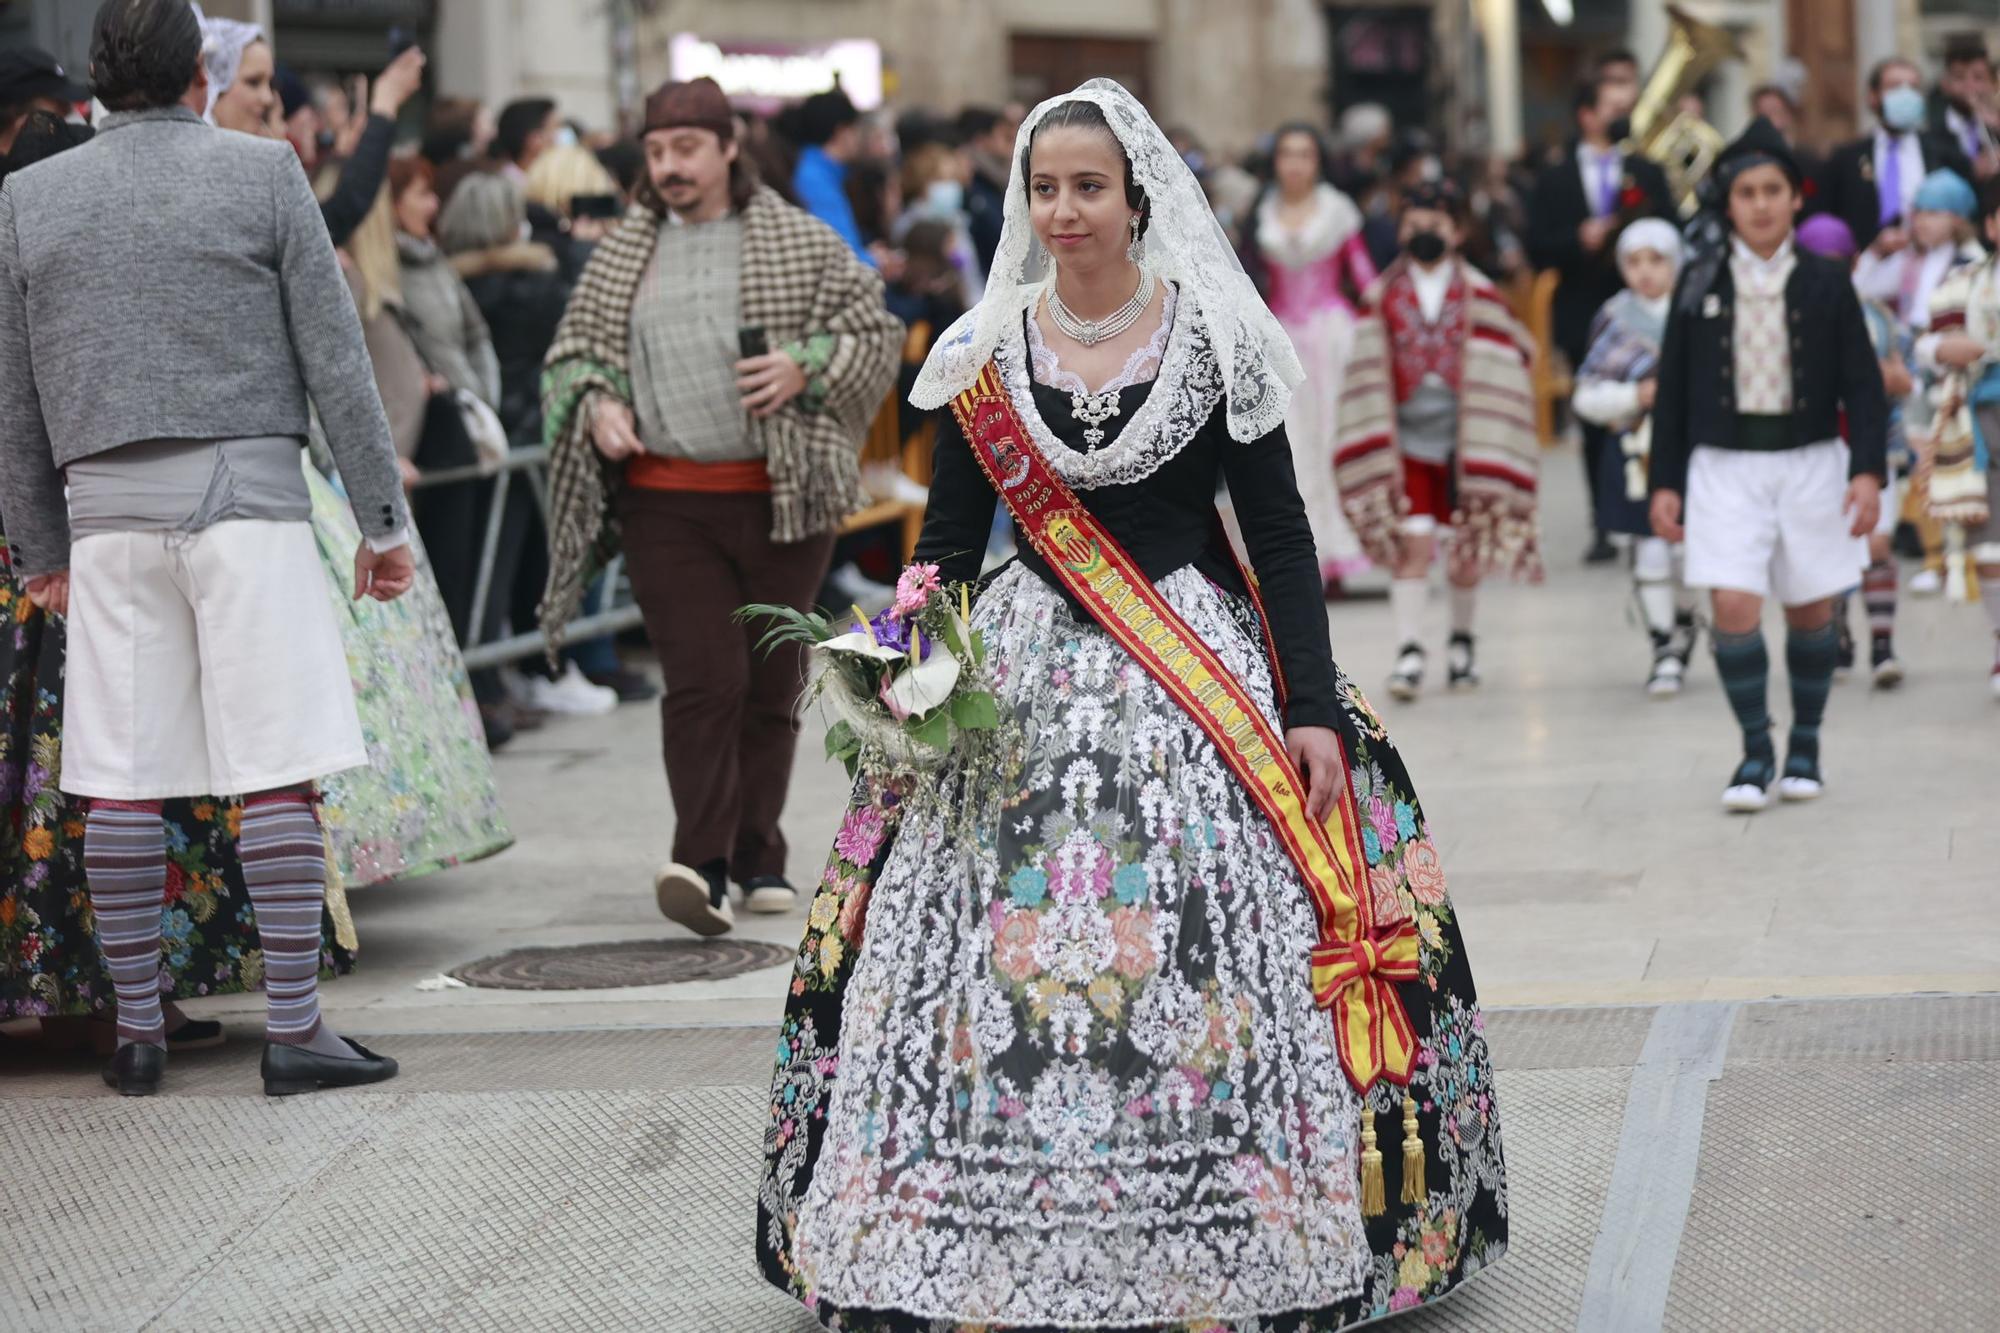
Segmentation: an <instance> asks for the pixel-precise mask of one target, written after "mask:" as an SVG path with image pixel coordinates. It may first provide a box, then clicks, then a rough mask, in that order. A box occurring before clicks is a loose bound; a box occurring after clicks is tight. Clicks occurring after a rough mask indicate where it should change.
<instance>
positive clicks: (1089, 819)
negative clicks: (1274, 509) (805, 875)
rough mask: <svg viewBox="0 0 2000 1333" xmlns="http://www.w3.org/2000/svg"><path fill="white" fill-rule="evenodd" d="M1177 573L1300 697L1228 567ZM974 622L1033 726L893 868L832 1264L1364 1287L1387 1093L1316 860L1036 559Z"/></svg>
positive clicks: (1102, 1323)
mask: <svg viewBox="0 0 2000 1333" xmlns="http://www.w3.org/2000/svg"><path fill="white" fill-rule="evenodd" d="M1160 586H1161V591H1162V593H1163V594H1164V595H1165V597H1166V599H1167V601H1168V602H1169V603H1171V604H1172V605H1173V607H1174V608H1175V609H1176V610H1177V611H1178V612H1179V613H1180V614H1181V615H1182V616H1183V617H1185V618H1186V619H1187V621H1188V623H1189V624H1190V625H1191V626H1192V627H1193V628H1194V630H1195V632H1196V633H1198V634H1199V635H1201V637H1202V638H1203V639H1204V640H1206V641H1207V642H1208V643H1210V644H1211V645H1213V646H1214V647H1215V650H1216V652H1217V653H1218V654H1219V655H1220V656H1221V657H1222V659H1223V661H1224V662H1225V663H1226V664H1227V665H1228V667H1229V668H1230V670H1231V672H1232V673H1234V674H1235V675H1236V676H1237V677H1238V678H1239V679H1240V680H1242V681H1243V682H1244V683H1245V685H1246V687H1247V688H1248V689H1249V690H1250V691H1251V693H1252V695H1253V696H1254V698H1255V699H1256V702H1257V706H1258V707H1259V708H1260V709H1261V710H1262V711H1263V712H1264V713H1265V714H1266V715H1267V716H1271V715H1273V714H1274V711H1275V706H1274V703H1273V699H1272V688H1271V679H1270V673H1269V671H1268V669H1267V668H1266V666H1265V664H1264V659H1263V653H1262V650H1261V649H1260V648H1259V647H1258V645H1257V644H1256V642H1255V641H1254V640H1253V639H1252V638H1251V637H1250V633H1249V631H1248V629H1247V627H1246V625H1245V623H1244V622H1243V621H1242V620H1240V619H1238V617H1237V616H1236V615H1235V614H1234V613H1233V612H1232V609H1231V606H1230V604H1229V603H1228V602H1227V601H1225V599H1224V597H1223V595H1222V594H1221V593H1220V592H1219V591H1218V590H1217V589H1216V588H1215V586H1214V585H1213V584H1211V583H1209V582H1208V581H1207V580H1206V579H1204V578H1203V577H1202V576H1201V575H1200V574H1199V573H1197V572H1196V571H1194V570H1192V569H1184V570H1181V571H1179V572H1177V573H1175V574H1172V575H1169V576H1168V577H1167V578H1166V579H1164V580H1162V581H1161V585H1160ZM974 620H975V623H976V624H977V626H978V628H979V629H980V630H981V631H982V633H983V634H984V636H985V639H986V642H987V644H988V645H989V647H990V650H991V653H992V656H991V659H990V660H991V662H992V664H993V670H994V675H995V689H996V692H997V694H998V695H999V697H1000V701H1001V707H1002V708H1003V709H1005V710H1007V711H1008V712H1010V713H1011V714H1012V715H1013V716H1014V718H1015V719H1016V720H1017V721H1018V722H1019V723H1020V724H1021V726H1022V728H1023V734H1024V736H1025V737H1026V738H1027V739H1026V751H1025V753H1024V754H1023V755H1022V756H1021V758H1020V760H1019V765H1020V767H1019V769H1018V771H1017V772H1013V773H1010V774H1009V775H1008V779H1007V781H1006V782H1005V783H1004V784H987V785H986V786H985V788H984V789H985V790H989V791H992V792H994V793H996V795H994V796H991V797H987V798H980V799H990V800H993V801H994V804H993V805H992V806H991V807H990V808H985V809H975V810H972V811H970V812H962V811H961V810H959V809H958V808H957V807H958V806H960V805H962V804H963V803H964V801H965V800H966V799H967V795H966V793H967V792H968V791H970V790H977V789H979V788H977V787H975V785H974V784H970V783H968V782H967V779H966V775H965V774H963V773H962V772H957V771H954V770H953V768H952V767H951V766H950V765H947V767H946V769H945V770H944V771H943V773H942V775H941V777H940V781H941V783H942V788H941V791H940V795H939V799H938V800H935V801H926V802H922V803H919V804H916V805H913V806H912V807H911V809H910V812H909V813H908V814H907V815H906V822H905V823H904V825H903V827H902V829H901V830H900V832H899V833H898V835H897V838H896V841H895V844H894V848H893V850H892V851H891V852H890V854H889V857H888V860H887V862H886V864H885V865H884V867H883V870H882V873H881V876H880V878H879V879H878V880H877V881H876V884H875V886H874V889H873V891H872V895H871V898H870V900H869V907H868V919H867V932H866V934H865V936H864V937H863V940H862V944H861V955H860V957H859V959H858V961H857V963H856V966H855V970H854V973H853V976H852V979H851V981H850V983H849V985H848V989H847V992H846V998H845V1001H844V1006H843V1010H842V1026H841V1039H840V1049H839V1063H838V1068H839V1078H838V1079H837V1080H836V1082H835V1086H834V1091H833V1094H832V1099H831V1102H830V1104H829V1105H828V1107H827V1110H826V1115H827V1120H826V1134H825V1139H824V1144H823V1148H822V1150H821V1155H820V1158H819V1162H818V1166H817V1168H816V1170H815V1172H814V1175H813V1180H812V1184H811V1186H810V1188H809V1189H808V1191H807V1193H806V1196H805V1198H804V1199H803V1201H802V1202H801V1203H800V1205H799V1211H798V1217H797V1229H796V1232H795V1248H794V1254H795V1257H796V1259H797V1262H798V1265H799V1271H800V1276H801V1278H802V1279H803V1281H804V1284H805V1288H806V1290H808V1291H810V1292H811V1293H813V1297H814V1299H818V1300H824V1301H828V1302H831V1303H832V1304H834V1305H836V1306H839V1307H842V1308H845V1309H872V1310H897V1311H903V1312H906V1313H908V1314H912V1315H916V1316H918V1317H920V1318H931V1319H937V1320H943V1321H950V1322H952V1323H954V1324H956V1323H967V1324H977V1325H984V1324H993V1325H997V1326H1017V1325H1041V1324H1053V1325H1059V1326H1062V1327H1073V1328H1111V1327H1119V1326H1132V1325H1143V1324H1154V1323H1168V1322H1181V1321H1189V1322H1193V1321H1203V1320H1213V1321H1218V1322H1221V1323H1223V1324H1225V1325H1226V1326H1228V1327H1237V1326H1239V1324H1240V1322H1241V1321H1244V1320H1249V1319H1254V1318H1255V1317H1257V1316H1259V1315H1268V1314H1274V1313H1278V1312H1282V1311H1287V1310H1296V1309H1310V1308H1318V1307H1324V1306H1329V1305H1334V1304H1337V1303H1339V1302H1341V1301H1343V1300H1345V1299H1347V1298H1349V1297H1351V1296H1353V1295H1354V1294H1355V1293H1357V1292H1358V1291H1360V1290H1361V1287H1362V1284H1363V1281H1364V1279H1365V1277H1366V1275H1367V1272H1368V1266H1369V1263H1370V1261H1371V1255H1370V1251H1369V1245H1368V1240H1367V1235H1366V1233H1365V1231H1364V1229H1363V1226H1362V1222H1361V1216H1360V1210H1359V1204H1358V1201H1357V1199H1356V1197H1355V1191H1356V1183H1357V1165H1356V1154H1357V1151H1358V1147H1357V1143H1356V1135H1357V1125H1358V1121H1359V1106H1358V1103H1357V1102H1356V1100H1355V1096H1354V1093H1353V1091H1352V1089H1351V1088H1350V1087H1349V1085H1348V1083H1347V1080H1346V1078H1345V1077H1344V1075H1343V1074H1342V1073H1341V1069H1340V1062H1339V1059H1338V1058H1337V1056H1336V1054H1335V1051H1334V1049H1333V1030H1332V1025H1331V1024H1330V1023H1329V1022H1328V1021H1327V1017H1326V1015H1325V1014H1324V1013H1322V1012H1321V1011H1320V1010H1318V1009H1317V1008H1316V1007H1315V1006H1314V1003H1313V996H1312V990H1311V984H1310V978H1309V968H1308V966H1307V961H1306V960H1307V957H1308V951H1309V946H1310V944H1311V942H1312V940H1313V939H1314V937H1315V923H1314V918H1313V913H1312V907H1311V904H1310V901H1309V899H1308V897H1307V894H1306V892H1305V889H1304V886H1303V885H1302V883H1301V882H1300V879H1299V876H1298V873H1297V871H1296V870H1295V869H1294V867H1293V866H1292V864H1291V862H1290V861H1289V860H1288V859H1287V857H1286V855H1285V852H1284V850H1283V849H1282V847H1281V846H1280V845H1279V843H1278V842H1277V840H1276V838H1275V836H1274V835H1273V833H1272V831H1271V827H1270V825H1269V823H1268V821H1266V820H1265V819H1264V817H1263V816H1262V815H1261V814H1260V813H1259V812H1258V811H1257V809H1256V808H1255V806H1254V804H1253V803H1252V802H1251V800H1250V798H1249V796H1248V795H1247V794H1246V793H1245V792H1244V790H1243V787H1242V784H1241V783H1239V782H1238V781H1237V780H1236V779H1235V777H1234V776H1233V775H1232V774H1231V773H1230V771H1229V769H1228V768H1227V767H1226V766H1225V764H1224V763H1223V761H1222V759H1221V757H1220V756H1219V755H1218V754H1217V753H1216V751H1215V749H1214V747H1213V746H1212V745H1211V744H1210V743H1209V741H1208V739H1207V738H1206V736H1205V735H1204V734H1203V733H1202V732H1201V730H1200V728H1199V726H1198V725H1197V724H1196V723H1195V722H1194V721H1193V720H1192V719H1191V718H1189V717H1188V715H1187V714H1186V713H1185V712H1184V711H1182V709H1180V708H1179V707H1178V706H1177V705H1175V704H1174V703H1173V702H1172V701H1171V700H1170V699H1168V698H1167V696H1166V694H1165V693H1164V691H1162V690H1161V688H1160V687H1159V686H1158V685H1157V684H1155V683H1154V682H1153V680H1152V679H1151V677H1149V676H1147V675H1146V674H1145V672H1143V671H1142V670H1140V669H1139V668H1138V667H1137V666H1136V665H1135V664H1134V663H1133V662H1132V660H1131V658H1130V657H1129V656H1128V655H1127V654H1126V653H1125V652H1124V650H1123V649H1121V648H1120V647H1119V646H1118V645H1117V644H1116V643H1114V642H1113V641H1112V640H1111V639H1110V637H1109V636H1107V635H1106V634H1105V633H1104V632H1103V631H1102V630H1100V629H1097V628H1096V627H1095V626H1092V625H1089V624H1087V623H1079V622H1078V621H1077V620H1076V619H1074V618H1073V617H1072V615H1071V613H1070V612H1069V610H1068V608H1067V606H1066V605H1065V604H1064V602H1063V601H1062V599H1061V598H1060V597H1059V596H1058V595H1057V594H1056V593H1055V591H1054V590H1053V589H1051V588H1050V587H1049V586H1048V585H1046V584H1044V583H1043V582H1042V581H1041V580H1040V579H1038V578H1037V577H1036V576H1035V575H1033V574H1032V573H1030V572H1029V571H1028V570H1026V569H1025V568H1023V567H1021V566H1018V565H1017V566H1015V567H1014V568H1013V569H1011V570H1009V571H1008V572H1006V573H1005V574H1003V575H1001V576H1000V578H999V579H998V580H996V581H995V583H994V585H993V586H992V588H991V589H989V590H988V591H987V592H986V593H985V594H984V595H983V596H982V597H981V598H980V600H979V605H978V608H977V609H976V611H975V615H974ZM1003 790H1006V791H1010V792H1011V793H1012V794H1010V795H1007V796H1006V797H1005V798H1004V799H1002V798H1001V797H999V796H998V795H997V793H998V792H1000V791H1003ZM967 818H970V819H971V820H972V821H973V827H974V828H975V829H976V832H975V833H974V834H972V835H971V836H965V835H964V833H963V832H962V830H964V829H965V828H966V824H965V823H964V822H963V821H964V820H965V819H967Z"/></svg>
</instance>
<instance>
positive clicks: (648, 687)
mask: <svg viewBox="0 0 2000 1333" xmlns="http://www.w3.org/2000/svg"><path fill="white" fill-rule="evenodd" d="M583 678H584V679H585V680H587V681H589V682H590V683H591V684H592V685H602V686H603V687H604V688H605V689H607V690H611V691H613V692H614V693H616V694H617V695H618V702H619V703H621V704H642V703H644V702H646V701H647V700H648V699H657V698H659V697H660V687H659V686H658V685H655V684H654V683H653V678H652V677H651V676H648V675H647V674H646V673H645V672H643V671H633V670H632V669H630V668H629V667H619V668H618V669H617V670H616V671H586V672H584V673H583Z"/></svg>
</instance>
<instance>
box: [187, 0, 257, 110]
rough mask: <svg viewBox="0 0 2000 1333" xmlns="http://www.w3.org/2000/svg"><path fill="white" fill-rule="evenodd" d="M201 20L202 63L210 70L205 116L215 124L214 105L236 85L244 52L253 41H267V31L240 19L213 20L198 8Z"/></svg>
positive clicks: (197, 15) (197, 14)
mask: <svg viewBox="0 0 2000 1333" xmlns="http://www.w3.org/2000/svg"><path fill="white" fill-rule="evenodd" d="M195 15H196V17H198V18H200V19H201V63H202V64H203V65H204V66H205V67H206V68H207V70H208V110H207V111H205V112H203V113H202V119H203V120H206V121H207V122H208V123H209V124H211V125H213V124H214V123H215V104H216V103H217V102H219V101H221V100H222V95H223V94H224V93H226V92H228V91H229V90H230V89H231V88H233V87H234V86H235V85H236V74H237V71H238V70H240V69H242V68H243V53H244V52H245V51H248V50H249V49H250V44H251V43H252V42H260V41H263V40H264V30H263V29H262V28H260V27H258V26H257V25H256V24H254V23H244V22H242V21H241V20H238V19H212V18H209V17H208V16H207V15H206V14H203V13H202V12H201V7H200V6H199V5H197V6H196V7H195Z"/></svg>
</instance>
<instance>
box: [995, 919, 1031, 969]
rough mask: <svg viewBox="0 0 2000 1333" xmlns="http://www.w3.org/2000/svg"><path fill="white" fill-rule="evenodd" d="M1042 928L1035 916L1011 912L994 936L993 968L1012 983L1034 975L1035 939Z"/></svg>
mask: <svg viewBox="0 0 2000 1333" xmlns="http://www.w3.org/2000/svg"><path fill="white" fill-rule="evenodd" d="M1040 932H1041V927H1040V925H1039V923H1038V921H1037V919H1036V916H1035V914H1034V913H1033V912H1009V913H1007V915H1006V917H1005V918H1004V919H1003V920H1002V921H1001V923H1000V929H998V930H997V931H995V932H994V934H993V966H995V967H997V968H999V969H1000V971H1001V973H1002V974H1003V975H1005V976H1006V977H1007V979H1008V980H1010V981H1013V982H1017V983H1018V982H1023V981H1026V980H1027V979H1028V978H1029V977H1031V976H1033V975H1034V974H1035V937H1036V935H1038V934H1040Z"/></svg>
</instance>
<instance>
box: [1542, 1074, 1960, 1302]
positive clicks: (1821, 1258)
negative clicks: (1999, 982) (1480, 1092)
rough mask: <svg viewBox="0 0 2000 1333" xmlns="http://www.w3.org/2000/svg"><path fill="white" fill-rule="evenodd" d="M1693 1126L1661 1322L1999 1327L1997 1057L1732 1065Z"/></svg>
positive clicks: (1710, 1090) (1716, 1086) (1712, 1088)
mask: <svg viewBox="0 0 2000 1333" xmlns="http://www.w3.org/2000/svg"><path fill="white" fill-rule="evenodd" d="M1503 1109H1504V1108H1503ZM1702 1123H1703V1134H1702V1156H1701V1167H1700V1171H1699V1174H1698V1175H1697V1176H1696V1178H1695V1188H1694V1197H1693V1200H1692V1202H1691V1204H1690V1206H1689V1209H1688V1218H1687V1228H1686V1231H1685V1232H1684V1233H1683V1235H1682V1238H1681V1249H1680V1260H1679V1264H1678V1266H1677V1267H1676V1268H1675V1270H1674V1282H1673V1286H1672V1288H1671V1290H1670V1291H1669V1293H1668V1297H1667V1320H1666V1327H1667V1328H1668V1329H1671V1330H1676V1331H1679V1330H1690V1331H1692V1330H1710V1329H1713V1330H1716V1331H1717V1333H1738V1331H1739V1330H1743V1329H1787V1330H1789V1329H1813V1330H1817V1329H1829V1330H1830V1329H1926V1330H1964V1331H1965V1333H1990V1330H1992V1329H1996V1328H2000V1289H1996V1288H1995V1286H1994V1284H1993V1283H1992V1282H1991V1281H1990V1280H1989V1275H1990V1273H1991V1270H1992V1223H1993V1218H1992V1213H1993V1207H1994V1201H1995V1200H1996V1199H2000V1159H1996V1157H1995V1154H1994V1152H1993V1150H1992V1145H1993V1144H1994V1142H1995V1141H1996V1140H2000V1069H1996V1068H1994V1067H1993V1066H1992V1065H1967V1064H1963V1063H1946V1064H1882V1063H1878V1064H1875V1065H1873V1066H1872V1067H1871V1066H1865V1065H1856V1064H1843V1065H1840V1066H1838V1067H1835V1068H1813V1067H1801V1066H1797V1065H1787V1066H1782V1067H1781V1066H1772V1065H1763V1066H1739V1065H1734V1064H1732V1065H1730V1066H1728V1067H1727V1068H1726V1070H1725V1072H1724V1074H1723V1076H1722V1078H1721V1080H1719V1081H1718V1082H1717V1083H1716V1084H1715V1085H1714V1086H1713V1087H1711V1088H1710V1089H1709V1094H1708V1110H1707V1114H1706V1116H1705V1117H1704V1119H1703V1122H1702Z"/></svg>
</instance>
